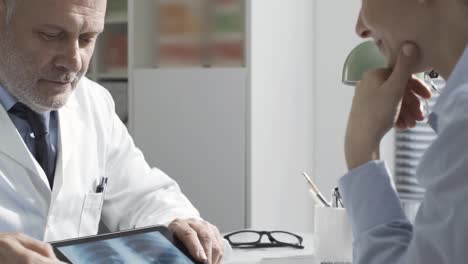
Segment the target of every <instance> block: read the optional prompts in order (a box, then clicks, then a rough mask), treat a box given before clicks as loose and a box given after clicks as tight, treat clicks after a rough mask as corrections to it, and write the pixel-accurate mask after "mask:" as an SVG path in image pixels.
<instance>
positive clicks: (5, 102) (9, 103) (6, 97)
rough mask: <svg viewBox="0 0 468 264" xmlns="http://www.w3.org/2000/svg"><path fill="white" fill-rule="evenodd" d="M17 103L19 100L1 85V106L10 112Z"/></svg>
mask: <svg viewBox="0 0 468 264" xmlns="http://www.w3.org/2000/svg"><path fill="white" fill-rule="evenodd" d="M17 102H18V100H16V98H14V97H13V95H11V94H10V93H9V92H8V91H7V90H6V89H5V88H3V86H1V85H0V104H1V105H2V106H3V108H5V110H6V111H7V112H8V111H9V110H10V109H11V108H12V107H13V106H14V105H15V104H16V103H17Z"/></svg>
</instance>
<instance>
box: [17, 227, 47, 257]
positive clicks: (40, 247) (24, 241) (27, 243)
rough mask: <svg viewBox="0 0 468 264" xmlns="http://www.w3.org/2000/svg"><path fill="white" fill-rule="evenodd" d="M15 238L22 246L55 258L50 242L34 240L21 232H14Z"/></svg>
mask: <svg viewBox="0 0 468 264" xmlns="http://www.w3.org/2000/svg"><path fill="white" fill-rule="evenodd" d="M15 238H16V239H17V241H18V242H19V243H21V245H22V246H23V247H25V248H27V249H29V250H32V251H34V252H37V253H38V254H40V255H42V256H45V257H51V258H54V259H56V257H55V253H54V250H53V249H52V246H51V245H50V244H48V243H44V242H42V241H39V240H36V239H34V238H31V237H29V236H27V235H24V234H21V233H19V234H15Z"/></svg>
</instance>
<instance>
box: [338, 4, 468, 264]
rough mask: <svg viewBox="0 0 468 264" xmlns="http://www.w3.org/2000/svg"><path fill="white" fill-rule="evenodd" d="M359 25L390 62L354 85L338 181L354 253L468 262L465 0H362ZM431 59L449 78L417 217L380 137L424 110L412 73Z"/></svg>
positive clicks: (421, 89)
mask: <svg viewBox="0 0 468 264" xmlns="http://www.w3.org/2000/svg"><path fill="white" fill-rule="evenodd" d="M356 30H357V33H358V34H359V35H360V36H361V37H363V38H367V37H371V38H373V39H375V41H376V43H377V45H378V46H379V48H380V49H381V51H382V53H383V54H384V55H385V56H386V57H387V59H388V60H389V62H390V65H392V67H390V68H389V69H380V70H375V71H370V72H368V73H367V74H366V75H365V76H364V78H363V80H362V81H361V82H360V83H359V84H358V85H357V87H356V91H355V96H354V99H353V104H352V108H351V112H350V116H349V121H348V127H347V132H346V139H345V156H346V161H347V164H348V168H349V170H350V171H349V172H348V174H346V175H345V176H343V177H342V178H341V179H340V183H339V186H340V188H341V191H342V195H343V198H344V202H345V204H346V206H347V210H348V215H349V217H350V221H351V224H352V226H353V233H354V256H353V258H354V261H353V263H366V264H367V263H385V264H392V263H467V262H468V250H466V249H465V248H466V245H468V133H467V131H468V46H467V44H468V0H392V1H389V0H362V8H361V12H360V14H359V19H358V22H357V26H356ZM430 69H434V70H435V71H436V72H438V73H440V74H441V75H442V77H444V79H446V80H447V85H446V87H445V89H444V91H443V92H442V94H441V96H440V97H439V99H438V102H437V104H436V106H435V108H434V110H433V113H432V114H431V115H430V116H429V123H430V125H431V126H432V128H433V129H434V130H435V131H436V132H437V133H438V138H437V139H436V140H435V142H434V143H433V144H432V146H431V147H430V148H429V149H428V150H427V152H426V153H425V155H424V157H423V158H422V160H421V163H420V165H419V168H418V170H417V176H418V179H419V183H420V184H421V185H422V186H423V187H424V188H426V194H425V197H424V201H423V203H422V205H421V207H420V209H419V212H418V215H417V216H416V220H415V223H414V225H411V224H410V223H409V221H408V220H407V219H406V217H405V216H404V214H403V211H402V209H401V206H400V203H399V200H398V197H397V195H396V192H395V191H394V189H393V188H392V185H391V180H390V175H389V172H388V170H387V169H386V167H385V164H384V163H383V162H381V161H379V144H380V141H381V139H382V137H383V136H384V135H385V134H386V133H387V132H388V131H389V130H390V129H391V128H392V127H393V126H396V127H398V128H400V129H406V128H409V127H413V126H414V125H415V123H416V120H422V119H423V114H422V112H421V110H420V102H419V100H418V99H417V97H416V95H415V94H418V95H420V96H423V97H426V98H427V97H430V92H429V90H428V89H427V88H426V87H425V86H424V85H423V84H422V83H421V82H419V81H417V80H415V79H412V77H411V75H412V74H413V73H416V72H422V71H426V70H430Z"/></svg>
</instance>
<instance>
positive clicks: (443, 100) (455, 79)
mask: <svg viewBox="0 0 468 264" xmlns="http://www.w3.org/2000/svg"><path fill="white" fill-rule="evenodd" d="M467 71H468V46H466V48H465V51H464V52H463V55H462V56H461V58H460V60H459V61H458V63H457V65H456V66H455V68H454V69H453V71H452V73H451V75H450V77H449V79H448V80H447V82H446V85H445V88H444V89H443V90H442V93H441V94H440V96H439V98H438V99H437V102H436V104H435V105H434V108H433V111H432V113H431V115H430V116H429V124H430V125H431V127H432V128H433V129H434V130H435V131H437V128H438V127H439V125H438V123H439V121H440V118H439V117H440V116H441V115H443V114H441V113H442V112H443V111H444V109H446V108H447V106H448V105H449V104H451V102H452V99H451V98H452V96H451V95H452V94H453V93H454V92H456V91H457V90H458V88H461V87H462V86H463V84H467V83H468V72H467Z"/></svg>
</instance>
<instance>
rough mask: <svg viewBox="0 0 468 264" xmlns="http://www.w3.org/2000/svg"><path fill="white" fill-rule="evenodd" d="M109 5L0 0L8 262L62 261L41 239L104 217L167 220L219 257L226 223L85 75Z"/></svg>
mask: <svg viewBox="0 0 468 264" xmlns="http://www.w3.org/2000/svg"><path fill="white" fill-rule="evenodd" d="M105 10H106V0H40V1H35V0H16V1H15V0H0V105H1V107H0V126H1V131H2V132H1V136H0V189H1V190H0V262H2V263H54V262H57V260H56V258H55V255H54V253H53V250H52V249H51V247H50V246H49V245H48V244H47V243H45V242H42V241H52V240H61V239H67V238H74V237H79V236H87V235H94V234H96V233H97V228H98V223H99V221H100V217H101V215H102V221H103V222H104V223H105V224H106V225H107V226H108V227H109V228H110V229H111V230H113V231H116V230H123V229H130V228H134V227H142V226H148V225H156V224H162V225H168V226H169V229H171V230H172V231H173V232H174V234H175V235H176V236H177V237H178V238H180V239H181V240H182V242H183V243H184V244H185V245H186V246H187V248H188V249H189V252H190V253H191V254H192V255H193V256H194V257H195V258H196V259H198V260H199V261H209V262H210V263H219V262H220V261H221V258H222V256H223V240H222V238H221V235H220V234H219V231H218V230H217V228H216V227H215V226H213V225H211V224H209V223H208V222H206V221H204V220H202V219H201V218H200V216H199V214H198V212H197V210H196V209H195V208H194V207H193V206H192V204H191V203H190V202H189V200H188V199H187V198H186V197H185V196H184V195H183V194H182V192H181V191H180V189H179V187H178V185H177V183H175V182H174V181H173V180H172V179H171V178H169V177H168V176H167V175H166V174H164V173H163V172H161V171H160V170H158V169H156V168H150V167H149V166H148V164H147V163H146V162H145V160H144V157H143V155H142V153H141V152H140V151H139V150H138V149H137V148H136V147H135V145H134V144H133V141H132V139H131V137H130V136H129V134H128V132H127V130H126V128H125V126H124V125H123V124H122V123H121V122H120V120H119V119H118V117H117V116H116V114H115V111H114V103H113V101H112V99H111V97H110V95H109V93H108V92H106V90H105V89H104V88H102V87H101V86H99V85H98V84H96V83H94V82H92V81H90V80H88V79H86V78H85V77H83V76H84V74H85V73H86V71H87V69H88V65H89V61H90V58H91V56H92V54H93V51H94V47H95V42H96V39H97V37H98V35H99V34H100V33H101V32H102V31H103V27H104V17H105ZM104 182H107V185H104V186H103V183H104ZM100 187H104V191H98V190H99V188H100Z"/></svg>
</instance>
